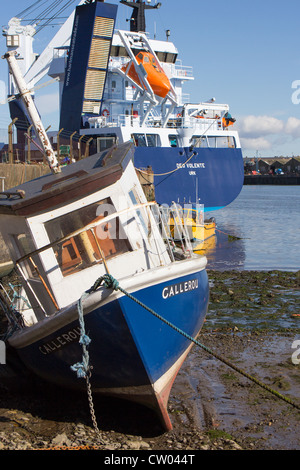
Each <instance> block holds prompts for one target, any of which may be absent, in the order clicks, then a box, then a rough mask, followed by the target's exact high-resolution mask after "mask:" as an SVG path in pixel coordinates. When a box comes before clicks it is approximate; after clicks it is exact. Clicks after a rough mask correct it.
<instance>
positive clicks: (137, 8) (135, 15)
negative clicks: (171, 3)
mask: <svg viewBox="0 0 300 470" xmlns="http://www.w3.org/2000/svg"><path fill="white" fill-rule="evenodd" d="M150 1H151V0H150ZM148 2H149V0H148ZM120 3H123V5H127V6H128V7H131V8H133V12H132V15H131V19H130V31H131V32H136V33H138V32H143V33H145V32H146V17H145V10H155V9H157V8H160V7H161V3H160V2H159V3H157V4H156V5H146V2H143V1H141V0H136V2H134V1H133V2H132V1H130V0H120Z"/></svg>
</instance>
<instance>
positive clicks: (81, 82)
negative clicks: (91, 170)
mask: <svg viewBox="0 0 300 470" xmlns="http://www.w3.org/2000/svg"><path fill="white" fill-rule="evenodd" d="M119 3H121V4H124V5H127V6H128V7H130V8H131V9H132V15H131V19H130V31H125V30H116V28H115V22H116V16H117V6H118V5H117V4H112V3H106V2H103V1H96V2H84V1H81V2H79V6H78V7H77V8H76V10H75V12H74V15H73V17H72V18H69V19H68V20H67V22H66V23H65V24H64V25H63V26H62V28H61V30H60V31H59V32H58V33H57V34H56V36H55V37H54V39H53V40H52V41H51V43H50V45H49V47H48V48H47V49H46V50H45V51H44V52H43V54H41V56H40V57H39V58H38V59H37V60H36V61H34V63H33V64H32V65H31V66H30V67H29V69H28V71H27V72H26V73H25V79H26V81H27V83H29V84H32V85H35V83H36V82H37V81H38V80H39V79H40V77H41V75H42V74H45V73H48V74H49V75H50V76H51V77H52V78H53V79H56V80H59V82H60V125H59V128H60V129H63V131H64V133H68V134H69V135H72V134H73V133H76V134H77V135H78V136H81V137H83V136H86V137H87V138H89V139H90V140H91V143H90V149H91V150H90V152H91V153H93V152H95V151H98V152H99V151H102V150H105V149H107V148H110V147H111V146H112V145H114V144H116V143H122V142H127V141H133V142H134V144H135V146H136V147H137V150H136V152H135V165H136V167H138V168H146V167H148V166H151V167H152V170H153V172H154V183H155V195H156V198H157V201H158V202H159V203H161V204H162V203H167V204H170V203H171V202H172V201H176V202H179V203H181V204H184V203H192V204H197V203H200V204H204V206H205V210H213V209H216V208H220V207H223V206H225V205H227V204H229V203H230V202H232V201H233V200H234V199H235V198H236V197H237V195H238V194H239V192H240V190H241V188H242V185H243V160H242V152H241V148H240V141H239V136H238V133H237V131H235V130H234V128H233V124H234V121H235V120H234V119H233V118H232V117H231V115H230V113H229V106H228V105H227V104H219V103H217V102H216V101H215V99H214V98H212V99H210V100H207V101H204V102H195V103H192V102H191V100H190V99H189V97H188V96H187V95H186V94H184V91H183V90H184V85H185V84H186V83H188V82H189V81H191V80H194V77H193V70H192V67H187V66H183V65H182V63H181V61H180V60H179V58H178V55H179V54H178V50H177V48H176V47H175V45H174V44H173V43H172V42H171V41H170V40H169V35H168V33H167V35H166V40H164V41H161V40H157V39H151V38H150V37H149V34H148V33H147V32H146V21H145V12H146V10H149V9H151V8H152V9H157V8H158V7H159V6H160V4H159V3H156V4H154V5H150V2H147V3H146V2H144V1H140V0H137V1H136V2H133V1H126V0H123V1H120V2H119ZM151 14H154V13H151ZM50 51H51V52H52V56H51V54H50Z"/></svg>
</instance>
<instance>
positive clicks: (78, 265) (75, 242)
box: [45, 198, 131, 276]
mask: <svg viewBox="0 0 300 470" xmlns="http://www.w3.org/2000/svg"><path fill="white" fill-rule="evenodd" d="M115 212H116V209H115V207H114V205H113V204H112V201H111V199H110V198H107V199H103V200H102V201H100V202H98V203H94V204H91V205H89V206H87V207H83V208H81V209H78V210H76V211H73V212H71V213H69V214H65V215H63V216H61V217H57V218H56V219H53V220H50V221H48V222H46V223H45V228H46V230H47V233H48V236H49V240H50V243H53V242H55V241H56V240H57V243H56V244H55V245H54V246H53V250H54V253H55V257H56V260H57V263H58V265H59V267H60V269H61V272H62V275H63V276H68V275H70V274H73V273H76V272H78V271H80V270H82V269H85V268H88V267H90V266H93V265H95V264H98V263H102V262H103V258H105V259H110V258H113V257H115V256H117V255H120V254H122V253H126V252H128V251H131V247H130V244H129V242H128V239H127V237H126V234H125V232H124V229H123V227H122V225H121V223H120V220H119V218H118V217H116V218H113V219H111V220H109V221H108V222H107V223H106V224H103V225H97V226H96V227H94V228H88V227H87V229H86V230H84V231H81V229H82V228H84V227H86V226H88V225H91V224H95V223H97V222H99V221H100V220H101V219H103V218H104V217H107V216H108V215H110V214H113V213H115Z"/></svg>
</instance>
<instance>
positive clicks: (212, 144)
mask: <svg viewBox="0 0 300 470" xmlns="http://www.w3.org/2000/svg"><path fill="white" fill-rule="evenodd" d="M191 143H192V145H193V146H194V147H202V148H235V147H236V142H235V138H234V137H233V136H231V135H223V136H202V137H201V136H200V135H199V136H197V135H194V136H193V138H192V142H191Z"/></svg>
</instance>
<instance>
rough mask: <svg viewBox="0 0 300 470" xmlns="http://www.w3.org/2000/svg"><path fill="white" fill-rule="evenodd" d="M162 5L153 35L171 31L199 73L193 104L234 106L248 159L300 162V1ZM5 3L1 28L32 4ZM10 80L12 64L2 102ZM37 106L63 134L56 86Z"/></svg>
mask: <svg viewBox="0 0 300 470" xmlns="http://www.w3.org/2000/svg"><path fill="white" fill-rule="evenodd" d="M160 1H161V3H162V7H161V8H160V9H159V10H157V11H151V12H148V15H147V30H148V31H149V32H150V33H153V31H154V29H155V30H156V34H157V39H164V38H165V31H166V29H170V31H171V36H170V40H172V41H173V42H174V43H175V45H176V47H177V49H178V52H179V58H180V59H181V60H182V64H183V65H185V66H193V72H194V77H195V80H194V81H193V82H192V83H190V84H188V85H186V87H185V93H189V94H190V101H191V102H200V101H205V100H207V99H209V98H211V97H215V98H216V101H217V102H220V103H228V104H229V106H230V111H231V114H232V115H233V116H234V117H235V118H236V119H237V122H236V128H237V129H238V131H239V134H240V138H241V142H242V147H243V154H244V156H249V157H251V156H256V154H258V156H261V157H266V156H267V157H272V156H275V155H276V156H278V155H284V156H285V155H289V156H292V155H300V48H299V31H300V3H299V0H286V1H285V2H283V1H282V0H251V2H246V1H245V0H227V2H226V1H224V0H214V1H210V2H203V1H202V0H160ZM1 3H2V5H1V20H2V24H1V26H2V25H7V23H8V21H9V19H10V18H11V17H13V16H16V15H17V13H19V12H20V11H22V10H23V9H25V8H26V7H27V6H30V5H31V4H32V3H34V0H14V1H13V2H4V0H2V2H1ZM111 3H118V1H117V0H111ZM152 4H154V0H152ZM73 5H76V2H74V3H73ZM130 14H131V10H130V9H129V8H126V7H124V6H122V5H120V6H119V17H118V22H117V27H118V28H122V29H125V28H127V27H128V23H126V18H128V17H129V16H130ZM54 32H55V29H54V28H45V29H44V30H43V32H42V33H40V34H39V35H38V36H37V39H36V42H35V44H36V50H37V52H41V51H42V50H43V48H44V47H45V46H46V45H47V43H48V41H49V39H50V38H51V37H52V35H53V34H54ZM0 45H1V50H2V52H1V55H2V54H3V53H4V52H5V51H6V46H5V40H4V38H3V37H2V36H1V39H0ZM6 80H7V64H6V61H4V60H1V61H0V101H2V100H3V99H4V98H5V87H4V83H6ZM293 87H294V88H293ZM37 105H38V108H39V111H40V113H41V115H42V119H43V122H44V125H45V127H47V126H48V125H50V124H51V126H52V127H51V130H57V125H58V119H57V116H58V113H57V107H58V98H57V96H56V90H55V88H54V86H53V85H51V86H50V87H47V88H43V89H41V90H40V91H39V92H38V93H37ZM9 122H10V118H9V114H8V106H7V105H2V106H0V128H1V129H7V126H8V124H9ZM0 140H3V138H2V136H1V132H0Z"/></svg>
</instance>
